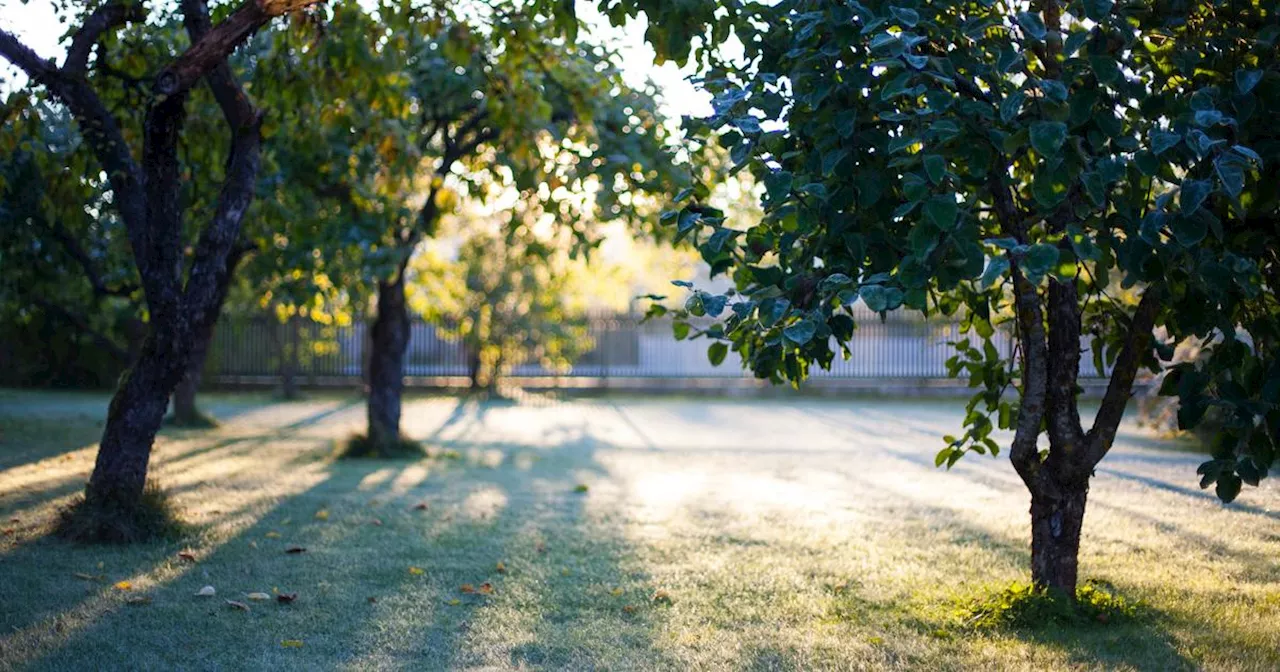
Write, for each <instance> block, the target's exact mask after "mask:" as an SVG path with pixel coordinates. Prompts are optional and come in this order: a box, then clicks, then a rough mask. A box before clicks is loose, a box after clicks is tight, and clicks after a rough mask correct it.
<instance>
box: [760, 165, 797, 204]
mask: <svg viewBox="0 0 1280 672" xmlns="http://www.w3.org/2000/svg"><path fill="white" fill-rule="evenodd" d="M791 181H792V178H791V173H788V172H787V171H785V170H780V171H778V172H776V173H770V174H769V175H768V176H767V177H765V178H764V190H765V192H767V193H768V194H769V200H771V201H775V202H781V201H784V200H786V199H787V197H788V196H790V195H791Z"/></svg>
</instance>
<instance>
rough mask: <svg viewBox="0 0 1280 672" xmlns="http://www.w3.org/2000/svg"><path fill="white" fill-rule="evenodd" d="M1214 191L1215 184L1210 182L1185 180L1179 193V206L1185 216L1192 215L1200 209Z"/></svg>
mask: <svg viewBox="0 0 1280 672" xmlns="http://www.w3.org/2000/svg"><path fill="white" fill-rule="evenodd" d="M1212 191H1213V183H1212V182H1210V181H1209V180H1183V181H1182V188H1181V189H1180V190H1179V193H1178V206H1179V207H1181V208H1182V214H1183V215H1190V214H1191V213H1193V212H1195V211H1196V210H1199V209H1200V205H1201V204H1203V203H1204V200H1205V199H1206V198H1208V197H1209V193H1210V192H1212Z"/></svg>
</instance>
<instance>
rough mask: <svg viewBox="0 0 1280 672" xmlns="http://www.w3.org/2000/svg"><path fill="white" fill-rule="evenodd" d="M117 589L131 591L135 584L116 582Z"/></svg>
mask: <svg viewBox="0 0 1280 672" xmlns="http://www.w3.org/2000/svg"><path fill="white" fill-rule="evenodd" d="M115 587H116V590H130V589H132V588H133V584H132V583H129V582H128V581H118V582H116V586H115Z"/></svg>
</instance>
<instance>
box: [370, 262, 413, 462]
mask: <svg viewBox="0 0 1280 672" xmlns="http://www.w3.org/2000/svg"><path fill="white" fill-rule="evenodd" d="M408 345H409V310H408V307H407V306H406V305H405V295H404V276H403V274H401V275H400V276H399V277H398V278H397V279H396V281H395V282H391V283H387V282H382V283H379V284H378V314H377V316H376V317H375V318H374V321H373V327H372V329H371V338H370V346H371V349H370V352H369V402H368V415H369V432H368V440H369V446H370V450H371V451H372V452H374V453H375V454H376V453H378V452H381V451H382V450H384V449H386V448H390V447H392V446H394V445H395V444H396V443H398V442H399V441H400V396H401V393H402V391H403V389H404V356H405V350H406V348H407V347H408Z"/></svg>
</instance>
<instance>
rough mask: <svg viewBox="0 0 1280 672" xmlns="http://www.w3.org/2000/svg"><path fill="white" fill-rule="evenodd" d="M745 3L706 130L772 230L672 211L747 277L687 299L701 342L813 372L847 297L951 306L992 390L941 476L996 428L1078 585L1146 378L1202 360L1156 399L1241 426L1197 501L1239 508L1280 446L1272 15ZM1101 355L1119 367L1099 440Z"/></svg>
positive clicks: (1172, 377)
mask: <svg viewBox="0 0 1280 672" xmlns="http://www.w3.org/2000/svg"><path fill="white" fill-rule="evenodd" d="M624 4H625V3H624ZM739 9H740V10H741V11H740V12H738V13H736V14H735V15H734V17H735V19H734V30H735V33H736V35H737V36H738V38H739V39H741V41H742V42H743V44H744V45H745V52H746V63H745V64H744V65H732V64H730V65H725V64H723V63H717V62H716V59H715V58H714V55H712V56H708V57H707V58H706V62H708V63H710V64H711V66H712V67H711V68H710V69H709V70H708V71H707V73H706V81H705V84H706V86H707V88H708V89H709V90H710V91H711V92H712V93H714V96H715V98H714V102H713V107H714V114H713V115H712V116H711V117H710V118H708V119H705V120H700V121H695V122H693V123H692V124H691V125H690V129H691V131H692V133H693V134H694V135H695V136H696V137H699V138H702V139H704V140H706V141H717V142H719V144H721V145H723V146H724V147H725V148H727V149H728V150H729V152H730V156H731V157H732V159H733V161H734V162H735V164H736V167H735V170H747V171H750V172H751V173H752V174H753V175H754V176H755V177H756V178H757V180H759V181H760V182H761V183H762V184H763V186H764V193H763V195H762V206H763V208H764V211H765V215H764V216H763V218H761V219H760V221H758V222H750V223H744V224H741V225H740V224H738V223H736V222H727V221H725V219H724V217H723V216H722V213H720V212H719V211H716V210H715V209H713V208H710V207H708V206H706V205H704V204H702V203H701V202H700V201H699V198H700V197H701V194H699V193H691V194H689V195H688V196H689V198H690V199H691V200H690V201H688V202H686V203H685V204H684V205H682V206H681V207H680V209H679V210H678V211H673V212H671V213H670V216H669V221H671V222H673V223H674V224H675V225H676V227H677V229H678V230H679V232H680V234H681V235H683V236H688V237H689V238H691V239H693V240H695V241H696V242H697V243H698V245H699V249H700V251H701V253H702V255H703V258H704V259H705V260H706V261H707V262H708V263H709V264H710V265H711V268H712V270H713V272H715V273H720V272H723V273H728V274H729V275H730V276H731V277H732V279H733V280H734V282H735V286H736V289H735V291H734V292H731V293H729V294H712V293H708V292H704V291H700V290H696V289H695V290H693V291H692V292H691V293H690V295H689V297H688V302H687V303H686V305H685V309H684V310H682V311H679V314H678V317H688V316H689V315H703V314H706V315H711V316H715V317H720V318H722V319H721V320H720V321H719V322H718V323H717V324H716V325H715V326H713V327H711V328H710V329H709V330H707V331H706V332H703V333H701V334H699V335H703V336H707V337H709V338H712V339H713V340H715V343H713V344H712V345H711V348H713V349H714V350H718V351H719V354H720V355H723V354H724V352H725V348H726V347H732V349H733V350H734V351H736V352H738V353H739V354H740V355H741V357H742V361H743V362H744V365H745V366H749V367H750V368H751V369H752V370H753V371H754V372H755V373H756V375H758V376H761V377H765V378H769V379H772V380H774V381H776V382H780V381H784V380H785V381H791V382H794V383H798V382H799V381H801V380H803V379H804V378H805V377H806V375H807V374H808V372H809V370H810V367H812V366H814V365H817V366H822V367H827V366H829V365H830V363H831V362H832V360H833V358H834V357H835V356H836V354H837V352H838V351H840V350H841V349H842V348H844V344H845V343H847V342H848V341H849V340H850V339H851V338H854V337H855V330H856V327H857V325H856V324H855V323H854V321H853V319H852V312H851V311H850V310H849V308H850V306H851V305H852V304H853V303H855V302H857V301H861V302H863V303H865V304H866V305H867V306H868V307H870V308H871V309H872V310H874V311H877V312H881V313H883V312H886V311H891V310H897V309H908V310H916V311H922V312H924V313H942V314H947V315H952V314H958V315H960V316H961V317H962V319H963V325H964V329H965V331H966V332H969V333H973V334H976V335H977V337H978V339H979V340H980V342H981V343H982V345H981V347H975V346H971V345H969V342H968V341H967V340H965V341H961V342H959V343H957V344H956V348H957V355H956V357H955V358H954V359H953V360H952V363H951V368H952V370H953V372H954V373H957V374H959V373H962V372H963V373H965V374H967V375H968V378H969V384H970V386H972V387H975V388H977V392H976V394H975V395H974V396H973V398H972V399H971V400H970V402H969V404H968V407H967V413H966V416H965V418H964V425H965V428H966V429H965V431H964V433H963V434H961V435H960V436H958V437H946V438H945V441H946V443H947V445H946V447H945V448H943V449H942V451H941V452H939V454H938V456H937V462H938V464H939V465H943V464H945V465H948V466H950V465H952V464H954V463H955V461H956V460H957V459H959V458H961V457H962V456H963V455H965V454H966V453H969V452H976V453H980V454H981V453H990V454H993V455H994V454H996V453H997V452H998V451H999V450H1000V445H999V444H998V443H997V441H996V440H995V438H993V436H992V432H993V431H994V430H995V429H996V428H997V427H998V428H1000V429H1009V430H1012V431H1013V439H1012V443H1011V446H1010V450H1009V454H1010V459H1011V461H1012V463H1013V466H1014V469H1015V470H1016V471H1017V473H1018V475H1019V476H1020V477H1021V479H1022V481H1023V482H1024V483H1025V485H1026V487H1027V489H1028V491H1029V492H1030V495H1031V523H1032V524H1031V528H1032V534H1031V573H1032V579H1033V581H1034V583H1035V584H1036V585H1037V586H1039V587H1041V588H1044V589H1050V590H1053V591H1062V592H1063V593H1066V594H1067V595H1071V596H1074V594H1075V589H1076V582H1077V573H1078V570H1077V567H1078V564H1077V561H1078V554H1079V540H1080V532H1081V527H1082V524H1083V519H1084V512H1085V504H1086V499H1087V495H1088V490H1089V479H1090V477H1091V476H1092V474H1093V472H1094V469H1095V468H1096V467H1097V465H1098V464H1099V462H1100V461H1101V460H1102V459H1103V458H1104V457H1105V456H1106V454H1107V452H1108V451H1109V450H1110V448H1111V446H1112V443H1113V442H1114V440H1115V437H1116V433H1117V430H1118V428H1119V425H1120V421H1121V418H1122V416H1123V414H1124V412H1125V408H1126V405H1127V404H1128V402H1129V399H1130V396H1131V394H1132V391H1133V387H1134V380H1135V376H1136V375H1137V373H1138V372H1139V370H1140V369H1143V368H1147V369H1150V370H1152V371H1160V370H1161V369H1163V368H1164V367H1165V366H1167V364H1166V363H1167V362H1168V361H1169V360H1170V359H1172V357H1173V352H1174V349H1175V347H1176V346H1177V344H1179V343H1181V342H1183V341H1185V340H1187V339H1190V338H1196V339H1200V340H1201V341H1202V342H1203V343H1204V344H1205V345H1204V346H1203V348H1204V349H1203V351H1202V352H1201V355H1200V357H1199V358H1198V359H1197V361H1195V362H1182V363H1178V364H1176V365H1173V366H1172V370H1171V371H1170V372H1169V374H1168V375H1167V377H1166V378H1165V382H1164V384H1163V386H1162V392H1163V393H1164V394H1169V395H1176V396H1177V397H1178V398H1179V402H1180V410H1179V413H1178V417H1179V423H1180V425H1182V426H1183V427H1184V428H1190V427H1193V426H1195V425H1196V424H1197V423H1199V422H1200V420H1201V419H1202V418H1203V417H1204V414H1205V411H1206V410H1207V409H1209V408H1215V409H1217V410H1218V411H1220V412H1221V415H1222V416H1223V420H1222V427H1221V429H1220V430H1219V431H1218V433H1217V437H1216V439H1215V442H1214V457H1213V459H1212V460H1210V461H1208V462H1206V463H1205V464H1203V465H1201V467H1200V470H1199V473H1200V474H1201V475H1202V477H1203V478H1202V480H1201V485H1202V486H1203V487H1208V486H1209V485H1214V484H1216V492H1217V494H1218V496H1219V497H1221V499H1222V500H1223V501H1231V500H1232V499H1234V498H1235V497H1236V496H1237V495H1238V493H1239V491H1240V489H1241V485H1242V483H1248V484H1251V485H1256V484H1257V483H1258V481H1259V480H1260V479H1262V478H1263V477H1265V476H1266V474H1267V470H1268V469H1269V468H1270V467H1271V465H1272V464H1273V463H1274V458H1275V453H1276V451H1275V446H1276V441H1277V439H1280V405H1277V404H1278V402H1280V340H1278V337H1280V310H1278V309H1277V308H1278V306H1277V303H1276V299H1275V291H1276V289H1277V288H1278V287H1280V258H1277V249H1280V238H1277V236H1278V235H1280V199H1278V198H1277V195H1278V191H1280V187H1278V186H1277V185H1280V179H1278V175H1277V172H1276V168H1275V167H1276V165H1277V163H1280V142H1278V140H1280V138H1278V137H1277V130H1276V128H1275V124H1274V123H1272V122H1271V121H1270V119H1269V118H1268V116H1267V115H1266V113H1265V112H1264V111H1265V110H1267V109H1270V108H1271V106H1274V105H1276V104H1280V69H1278V68H1277V63H1280V53H1278V52H1277V36H1278V35H1280V24H1277V23H1276V21H1275V16H1274V9H1273V8H1270V6H1269V5H1267V4H1266V3H1259V2H1239V3H1192V2H1182V1H1180V0H1168V1H1157V2H1123V3H1113V2H1110V1H1109V0H1078V1H1075V2H1060V1H1058V0H1034V1H1033V2H1032V3H1031V6H1030V7H1026V6H1021V5H1020V6H1016V7H1015V6H1010V5H1006V4H1005V3H1000V2H994V1H993V0H983V1H981V2H970V1H959V0H941V1H938V2H932V3H921V2H911V1H910V0H903V1H901V2H874V1H863V2H859V1H851V2H833V1H822V0H795V1H789V2H782V3H778V4H776V5H773V6H762V5H754V4H752V5H744V6H742V7H740V8H739ZM661 11H662V10H661V9H657V8H655V9H652V10H651V13H652V12H658V13H659V14H658V19H660V20H659V21H657V22H656V23H655V26H656V28H655V31H657V32H656V35H655V39H656V38H660V37H661V36H662V35H663V33H662V32H661V30H662V27H663V25H664V24H663V22H662V21H661V19H662V15H661V13H660V12H661ZM652 18H653V16H651V19H652ZM683 30H687V29H683ZM657 41H658V42H659V43H662V40H661V39H657ZM674 49H675V51H676V52H680V51H681V50H687V49H688V44H687V41H686V42H683V43H681V42H679V41H677V42H676V44H675V47H674ZM704 193H705V192H704ZM1156 327H1163V333H1164V334H1165V337H1164V338H1162V339H1160V340H1156V339H1154V338H1153V330H1154V329H1155V328H1156ZM996 329H1010V330H1012V331H1013V332H1014V333H1015V334H1016V342H1017V349H1016V352H1015V353H1014V354H1013V355H1012V356H1006V355H1005V354H1004V353H1001V352H999V351H998V350H997V349H996V348H995V347H994V346H993V344H992V341H991V336H992V334H993V333H994V331H995V330H996ZM1082 339H1083V340H1082ZM1086 343H1087V344H1089V346H1090V347H1091V348H1092V350H1093V356H1094V360H1095V364H1096V365H1097V367H1098V369H1099V370H1102V371H1105V372H1106V373H1107V375H1108V376H1109V383H1108V386H1107V388H1106V392H1105V394H1104V396H1103V398H1102V400H1101V404H1100V407H1099V409H1098V411H1097V413H1096V415H1095V417H1094V418H1093V420H1092V422H1091V424H1090V426H1089V427H1088V428H1087V429H1086V427H1085V425H1084V423H1083V421H1082V419H1081V411H1080V408H1079V404H1078V397H1079V393H1080V387H1079V386H1078V375H1079V371H1080V361H1081V354H1082V345H1083V344H1086ZM844 355H845V356H846V357H847V356H848V350H847V349H845V350H844ZM1042 437H1043V438H1044V439H1046V440H1042ZM1046 444H1047V445H1046Z"/></svg>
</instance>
